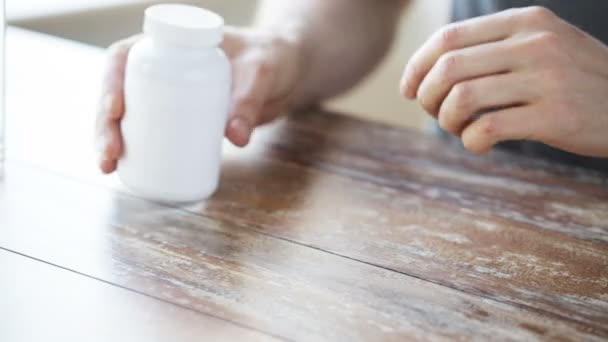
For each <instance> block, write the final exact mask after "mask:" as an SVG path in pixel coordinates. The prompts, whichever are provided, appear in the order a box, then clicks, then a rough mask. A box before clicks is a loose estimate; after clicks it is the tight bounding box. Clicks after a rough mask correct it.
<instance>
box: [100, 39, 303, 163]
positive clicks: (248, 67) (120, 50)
mask: <svg viewBox="0 0 608 342" xmlns="http://www.w3.org/2000/svg"><path fill="white" fill-rule="evenodd" d="M139 39H141V37H140V36H135V37H132V38H129V39H126V40H123V41H120V42H117V43H115V44H114V45H112V46H111V47H110V48H109V50H108V51H109V53H108V55H109V56H108V63H107V70H106V72H105V78H104V82H103V86H102V89H103V90H102V97H101V103H100V107H99V108H100V109H99V113H98V115H97V125H96V126H97V128H96V130H97V134H96V135H97V145H98V149H99V150H100V159H101V160H100V168H101V171H102V172H104V173H111V172H114V171H115V170H116V167H117V163H118V160H119V159H120V157H121V155H122V153H123V141H122V135H121V128H120V122H121V119H122V117H123V115H124V114H125V105H124V97H123V89H124V88H123V84H124V78H125V68H126V64H127V59H128V55H129V50H130V48H131V47H132V46H133V45H134V44H135V43H136V42H137V41H138V40H139ZM221 47H222V49H223V50H224V52H225V53H226V55H227V56H228V58H229V60H230V62H231V65H232V70H233V89H232V99H231V109H230V114H229V118H228V123H227V125H226V132H225V134H226V137H227V138H228V139H229V140H230V141H231V142H232V143H233V144H235V145H237V146H245V145H247V143H248V142H249V139H250V136H251V133H252V132H253V130H254V128H255V127H257V126H258V125H261V124H264V123H266V122H268V121H271V120H272V119H274V118H276V117H277V116H279V115H280V114H281V113H282V112H283V111H284V110H285V109H286V108H288V106H289V103H290V101H291V95H292V94H293V90H294V88H295V83H296V81H297V80H298V79H299V78H300V75H299V73H300V72H301V70H303V68H302V67H301V66H300V56H301V54H300V51H299V47H298V45H297V44H295V42H294V41H292V40H291V39H289V37H288V36H287V35H279V34H274V33H271V32H268V31H265V30H262V29H259V30H256V29H246V30H245V29H236V28H231V27H228V28H226V31H225V34H224V41H223V43H222V46H221Z"/></svg>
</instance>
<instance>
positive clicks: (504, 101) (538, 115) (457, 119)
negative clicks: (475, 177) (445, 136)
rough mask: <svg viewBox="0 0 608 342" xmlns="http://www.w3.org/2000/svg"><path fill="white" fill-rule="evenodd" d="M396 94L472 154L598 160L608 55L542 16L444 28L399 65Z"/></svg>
mask: <svg viewBox="0 0 608 342" xmlns="http://www.w3.org/2000/svg"><path fill="white" fill-rule="evenodd" d="M401 92H402V94H403V95H404V96H406V97H408V98H411V99H414V98H417V99H418V101H419V102H420V103H421V105H422V106H423V107H424V109H425V110H426V111H428V112H429V113H430V114H431V115H433V116H434V117H436V118H437V119H438V120H439V125H440V126H441V127H442V128H443V129H444V130H446V131H448V132H450V133H452V134H454V135H457V136H460V137H461V138H462V141H463V143H464V146H465V147H466V148H467V149H468V150H470V151H472V152H475V153H485V152H487V151H489V150H490V149H491V148H492V146H494V145H495V144H496V143H498V142H501V141H506V140H535V141H540V142H543V143H546V144H548V145H552V146H554V147H557V148H560V149H563V150H566V151H569V152H573V153H578V154H582V155H588V156H596V157H608V47H607V46H605V45H603V44H602V43H601V42H599V41H598V40H596V39H594V38H593V37H591V36H590V35H588V34H586V33H584V32H582V31H581V30H579V29H578V28H576V27H574V26H572V25H570V24H568V23H567V22H565V21H563V20H562V19H560V18H558V17H557V16H556V15H554V14H553V13H552V12H550V11H549V10H547V9H545V8H542V7H529V8H523V9H512V10H508V11H504V12H500V13H497V14H494V15H490V16H485V17H480V18H475V19H471V20H467V21H463V22H460V23H455V24H451V25H448V26H446V27H445V28H444V29H442V30H441V31H440V32H438V33H437V34H435V35H434V36H433V37H431V38H430V39H429V40H428V41H427V42H426V43H425V44H424V45H423V46H422V47H421V48H420V49H419V50H418V52H417V53H416V54H415V55H414V56H413V57H412V59H411V60H410V61H409V63H408V65H407V67H406V69H405V72H404V75H403V79H402V83H401ZM481 113H486V114H484V115H481V116H478V115H477V114H481Z"/></svg>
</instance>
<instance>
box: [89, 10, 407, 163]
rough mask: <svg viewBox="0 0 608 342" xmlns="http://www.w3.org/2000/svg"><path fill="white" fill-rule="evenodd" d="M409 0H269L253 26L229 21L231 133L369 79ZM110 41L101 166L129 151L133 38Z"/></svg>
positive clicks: (239, 139)
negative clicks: (127, 83) (127, 81)
mask: <svg viewBox="0 0 608 342" xmlns="http://www.w3.org/2000/svg"><path fill="white" fill-rule="evenodd" d="M407 3H408V1H405V0H383V1H373V0H332V1H327V0H290V1H282V0H263V1H262V2H261V5H260V10H259V13H258V18H257V20H256V23H255V25H254V27H252V28H247V29H234V28H228V29H227V31H226V36H225V40H224V43H223V44H222V48H223V49H224V51H225V52H226V54H227V56H228V57H229V59H230V61H231V63H232V67H233V89H232V106H231V111H230V114H229V121H228V124H227V127H226V137H227V138H228V139H229V140H230V141H232V143H234V144H235V145H237V146H245V145H247V143H248V142H249V139H250V136H251V134H252V132H253V130H254V129H255V127H256V126H258V125H261V124H264V123H266V122H268V121H270V120H272V119H274V118H276V117H277V116H278V115H280V114H281V113H282V112H285V111H286V110H293V109H302V108H306V107H309V106H313V105H316V104H318V103H320V102H321V101H323V100H325V99H328V98H331V97H333V96H336V95H338V94H340V93H343V92H344V91H346V90H348V89H349V88H351V87H352V86H354V85H355V84H356V83H357V82H359V81H360V80H361V79H363V78H364V77H365V76H366V75H367V74H368V73H369V72H370V71H371V70H372V69H373V68H374V67H375V66H376V65H378V63H379V62H380V61H381V60H382V58H383V57H384V55H385V54H386V52H387V50H388V48H389V47H390V44H391V41H392V37H393V35H394V33H395V28H396V26H397V23H398V21H399V18H400V13H401V10H402V9H403V8H404V7H405V6H406V4H407ZM139 39H140V37H133V38H129V39H127V40H124V41H121V42H118V43H116V44H114V45H113V46H112V47H111V48H110V49H109V51H110V53H109V62H108V63H107V65H108V69H107V71H106V73H105V75H106V77H105V81H104V84H103V92H102V94H103V96H102V97H101V99H102V100H101V104H100V106H99V108H100V110H99V114H98V116H97V138H98V139H97V145H98V149H99V151H100V159H101V161H100V168H101V170H102V171H103V172H104V173H111V172H113V171H114V170H115V169H116V166H117V163H118V159H120V157H121V155H122V152H123V143H122V136H121V132H120V122H121V119H122V117H123V115H124V111H125V108H124V99H123V81H124V77H125V66H126V61H127V58H128V54H129V49H130V48H131V46H132V45H133V44H134V43H135V42H137V41H138V40H139Z"/></svg>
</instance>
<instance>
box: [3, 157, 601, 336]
mask: <svg viewBox="0 0 608 342" xmlns="http://www.w3.org/2000/svg"><path fill="white" fill-rule="evenodd" d="M11 165H12V166H10V168H9V169H8V178H7V182H6V184H5V185H4V188H3V189H2V191H1V194H2V195H1V197H0V226H2V227H3V229H2V234H1V235H0V246H2V247H4V248H9V249H11V250H16V251H20V252H21V253H24V254H27V255H31V256H34V257H36V258H39V259H42V260H46V261H48V262H51V263H54V264H57V265H61V266H63V267H66V268H69V269H72V270H75V271H78V272H81V273H83V274H87V275H90V276H93V277H95V278H98V279H102V280H104V281H107V282H110V283H114V284H118V285H120V286H123V287H126V288H129V289H132V290H134V291H137V292H140V293H144V294H146V295H148V296H151V297H155V298H158V299H162V300H164V301H168V302H172V303H175V304H178V305H181V306H184V307H188V308H191V309H192V310H194V311H197V312H201V313H208V314H211V315H213V316H216V317H219V318H222V319H225V320H229V321H232V322H235V323H237V324H240V325H243V326H247V327H255V328H256V329H259V330H261V331H264V332H267V333H268V334H271V335H275V336H278V337H281V338H286V339H295V340H309V339H314V340H345V339H348V340H394V341H400V340H403V339H404V338H418V339H445V340H453V339H477V340H487V339H490V338H496V339H503V340H508V339H541V338H542V339H545V338H557V337H562V338H566V339H569V340H581V339H583V340H594V339H595V337H594V336H596V337H598V336H602V334H603V332H602V331H601V330H599V329H595V328H593V327H590V326H589V325H586V324H579V323H576V322H572V321H569V320H564V319H559V318H555V317H550V316H546V315H544V314H539V313H538V312H535V311H534V310H526V309H522V308H518V307H514V306H511V305H507V304H502V303H499V302H496V301H493V300H487V299H484V298H480V297H478V296H475V295H470V294H467V293H464V292H461V291H457V290H454V289H451V288H448V287H444V286H440V285H437V284H433V283H429V282H427V281H423V280H420V279H416V278H413V277H410V276H407V275H404V274H400V273H397V272H393V271H391V270H386V269H383V268H380V267H375V266H372V265H367V264H364V263H361V262H358V261H355V260H351V259H348V258H343V257H339V256H336V255H334V254H331V253H327V252H324V251H321V250H317V249H313V248H309V247H306V246H302V245H299V244H294V243H292V242H288V241H284V240H281V239H277V238H274V237H271V236H267V235H263V234H260V233H258V232H255V231H251V230H250V229H248V228H247V227H246V226H242V225H238V224H231V223H227V222H223V221H221V220H216V219H211V218H207V217H201V216H196V215H193V214H191V213H188V212H185V211H184V210H182V209H179V208H169V207H166V206H163V205H159V204H154V203H150V202H146V201H143V200H139V199H137V198H133V197H129V196H124V195H119V194H116V193H114V192H113V191H111V190H104V189H103V188H102V187H98V186H93V185H91V186H89V185H85V184H83V183H80V182H77V181H72V180H69V179H67V178H62V177H61V176H53V175H50V174H48V173H45V172H41V171H38V170H36V169H30V168H27V167H21V166H19V165H15V164H14V163H12V164H11ZM31 213H35V215H32V214H31ZM295 227H297V226H294V228H295ZM302 228H303V227H302ZM285 229H288V228H285ZM311 233H316V232H314V231H311ZM389 247H390V246H389Z"/></svg>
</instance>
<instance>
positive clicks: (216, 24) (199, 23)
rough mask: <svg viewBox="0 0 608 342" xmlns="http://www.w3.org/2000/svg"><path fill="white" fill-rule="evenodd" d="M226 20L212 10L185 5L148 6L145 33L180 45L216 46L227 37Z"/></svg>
mask: <svg viewBox="0 0 608 342" xmlns="http://www.w3.org/2000/svg"><path fill="white" fill-rule="evenodd" d="M223 28H224V19H223V18H222V17H221V16H219V15H217V14H216V13H214V12H211V11H209V10H206V9H203V8H200V7H195V6H189V5H181V4H161V5H155V6H152V7H149V8H148V9H146V13H145V19H144V32H145V33H146V34H148V35H150V36H152V37H153V38H156V39H159V40H162V41H166V42H168V43H172V44H176V45H186V46H216V45H218V44H219V43H220V42H221V41H222V39H223Z"/></svg>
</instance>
